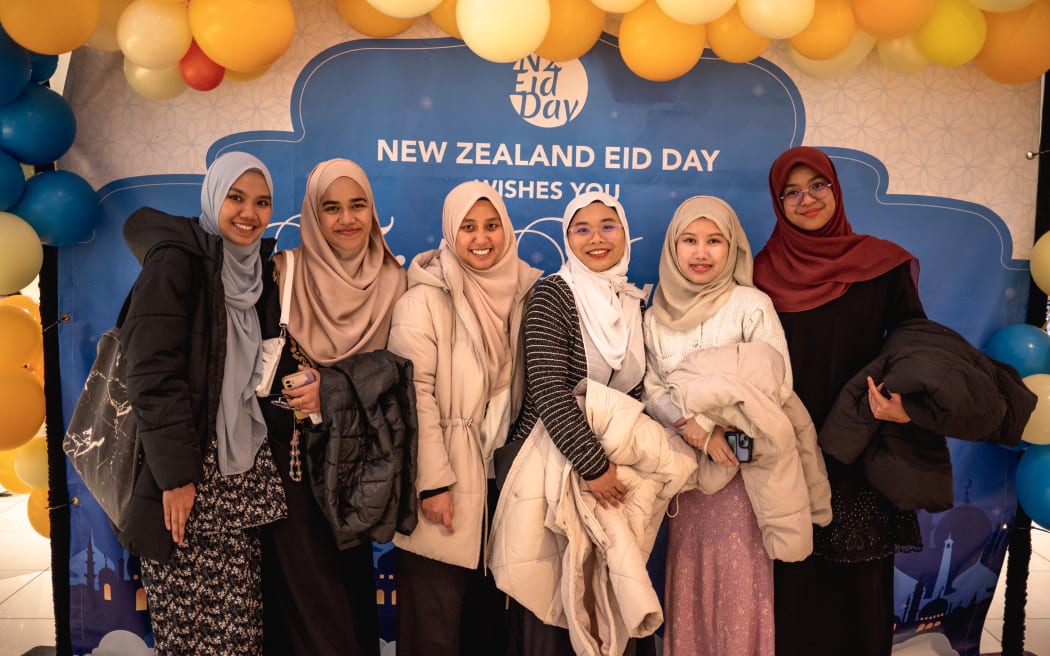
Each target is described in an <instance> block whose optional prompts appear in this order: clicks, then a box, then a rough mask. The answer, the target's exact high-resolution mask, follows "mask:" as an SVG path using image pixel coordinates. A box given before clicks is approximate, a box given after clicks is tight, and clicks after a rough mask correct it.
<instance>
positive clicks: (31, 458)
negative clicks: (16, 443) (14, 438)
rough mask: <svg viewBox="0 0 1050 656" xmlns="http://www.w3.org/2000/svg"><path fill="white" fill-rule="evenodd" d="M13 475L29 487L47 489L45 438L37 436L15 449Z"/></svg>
mask: <svg viewBox="0 0 1050 656" xmlns="http://www.w3.org/2000/svg"><path fill="white" fill-rule="evenodd" d="M15 473H16V474H18V478H19V479H20V480H21V481H22V482H23V483H25V484H26V485H28V486H29V487H47V438H46V437H44V436H42V435H38V436H37V437H34V438H33V439H31V440H29V441H28V442H26V443H25V444H23V445H22V446H20V447H18V448H17V449H15Z"/></svg>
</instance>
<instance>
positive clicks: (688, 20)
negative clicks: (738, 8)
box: [656, 0, 736, 25]
mask: <svg viewBox="0 0 1050 656" xmlns="http://www.w3.org/2000/svg"><path fill="white" fill-rule="evenodd" d="M656 4H658V5H660V10H661V11H663V12H664V13H665V14H667V15H668V16H669V17H671V18H673V19H674V20H676V21H678V22H679V23H685V24H686V25H699V24H701V23H710V22H711V21H713V20H715V19H717V18H720V17H721V16H725V15H726V12H728V11H729V10H730V8H731V7H733V5H735V4H736V0H656Z"/></svg>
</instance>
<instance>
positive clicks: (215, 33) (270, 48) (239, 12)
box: [189, 0, 295, 71]
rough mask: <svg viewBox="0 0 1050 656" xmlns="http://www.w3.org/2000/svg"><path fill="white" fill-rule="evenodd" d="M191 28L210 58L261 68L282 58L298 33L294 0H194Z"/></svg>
mask: <svg viewBox="0 0 1050 656" xmlns="http://www.w3.org/2000/svg"><path fill="white" fill-rule="evenodd" d="M189 17H190V31H191V32H192V33H193V39H194V40H195V41H196V42H197V45H198V46H200V49H201V50H202V51H203V52H204V54H205V55H207V56H208V59H210V60H211V61H213V62H215V63H216V64H218V65H219V66H222V67H223V68H227V69H230V70H234V71H257V70H259V69H260V68H266V67H267V66H269V65H271V64H273V63H274V62H275V61H277V60H278V59H280V57H281V55H283V54H284V53H285V52H286V51H287V50H288V46H289V45H291V43H292V39H293V38H294V37H295V10H293V9H292V3H291V2H290V0H193V2H191V3H189Z"/></svg>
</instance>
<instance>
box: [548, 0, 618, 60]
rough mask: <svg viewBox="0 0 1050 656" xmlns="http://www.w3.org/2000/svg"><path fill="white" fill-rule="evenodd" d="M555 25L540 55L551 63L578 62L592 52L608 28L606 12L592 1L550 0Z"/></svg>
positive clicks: (551, 25) (551, 27) (549, 29)
mask: <svg viewBox="0 0 1050 656" xmlns="http://www.w3.org/2000/svg"><path fill="white" fill-rule="evenodd" d="M550 6H551V24H550V27H549V28H548V29H547V36H546V37H544V39H543V43H541V44H540V45H539V46H537V48H536V54H537V55H539V56H540V57H544V58H546V59H549V60H551V61H568V60H571V59H578V58H579V57H582V56H583V55H584V54H586V53H587V51H588V50H590V49H591V48H592V47H593V46H594V44H595V43H597V42H598V38H599V37H601V35H602V28H603V27H605V12H604V11H602V10H601V9H599V8H598V7H596V6H595V5H594V3H593V2H591V0H550Z"/></svg>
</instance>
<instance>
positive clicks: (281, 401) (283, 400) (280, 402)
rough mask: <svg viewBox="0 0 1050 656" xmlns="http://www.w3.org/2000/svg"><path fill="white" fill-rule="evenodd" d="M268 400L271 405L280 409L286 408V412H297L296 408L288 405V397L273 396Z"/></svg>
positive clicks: (281, 395)
mask: <svg viewBox="0 0 1050 656" xmlns="http://www.w3.org/2000/svg"><path fill="white" fill-rule="evenodd" d="M268 398H269V401H270V403H271V404H273V405H275V406H277V407H278V408H284V409H285V410H295V408H293V407H292V406H291V404H289V403H288V397H286V396H285V395H283V394H271V395H270V396H269V397H268Z"/></svg>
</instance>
